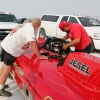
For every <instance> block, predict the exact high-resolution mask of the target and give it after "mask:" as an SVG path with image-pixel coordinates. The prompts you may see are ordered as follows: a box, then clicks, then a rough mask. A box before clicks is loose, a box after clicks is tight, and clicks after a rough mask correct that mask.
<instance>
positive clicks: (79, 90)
mask: <svg viewBox="0 0 100 100" xmlns="http://www.w3.org/2000/svg"><path fill="white" fill-rule="evenodd" d="M40 52H41V53H44V52H49V51H47V50H45V49H43V48H42V49H41V50H40ZM49 55H54V53H52V52H49ZM58 62H59V60H58V59H56V58H53V59H49V60H39V59H38V58H37V57H36V56H35V54H34V53H33V51H32V50H31V48H29V50H28V51H26V52H25V53H24V54H23V55H21V56H20V57H18V58H17V59H16V60H15V62H14V64H13V66H12V72H11V73H12V75H13V77H14V79H15V80H16V82H17V84H18V86H19V87H20V89H21V90H22V91H24V94H25V95H26V99H28V98H30V97H31V100H100V80H99V79H100V58H97V57H95V56H92V55H90V54H86V53H78V52H77V53H76V52H72V53H70V54H69V55H68V56H67V57H66V59H65V61H64V63H63V65H62V66H57V64H58ZM29 100H30V99H29Z"/></svg>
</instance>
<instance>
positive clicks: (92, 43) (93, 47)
mask: <svg viewBox="0 0 100 100" xmlns="http://www.w3.org/2000/svg"><path fill="white" fill-rule="evenodd" d="M91 40H92V38H91ZM94 50H95V46H94V42H93V40H92V42H91V51H90V52H91V53H92V52H93V51H94Z"/></svg>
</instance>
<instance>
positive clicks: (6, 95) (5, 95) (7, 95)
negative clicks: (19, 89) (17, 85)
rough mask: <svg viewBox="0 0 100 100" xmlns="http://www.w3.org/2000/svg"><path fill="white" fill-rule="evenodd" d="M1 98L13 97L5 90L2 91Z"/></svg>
mask: <svg viewBox="0 0 100 100" xmlns="http://www.w3.org/2000/svg"><path fill="white" fill-rule="evenodd" d="M0 96H4V97H10V96H12V93H11V92H8V91H6V90H5V89H4V88H3V89H0Z"/></svg>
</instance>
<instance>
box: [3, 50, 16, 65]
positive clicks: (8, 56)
mask: <svg viewBox="0 0 100 100" xmlns="http://www.w3.org/2000/svg"><path fill="white" fill-rule="evenodd" d="M15 59H16V58H15V57H14V56H12V55H11V54H9V53H7V52H6V51H5V50H4V49H2V50H1V61H2V62H4V64H6V65H8V66H11V65H12V63H13V62H14V60H15Z"/></svg>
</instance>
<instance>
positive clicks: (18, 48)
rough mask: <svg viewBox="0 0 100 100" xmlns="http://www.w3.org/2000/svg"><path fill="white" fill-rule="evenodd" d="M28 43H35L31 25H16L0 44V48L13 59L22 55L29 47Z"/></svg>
mask: <svg viewBox="0 0 100 100" xmlns="http://www.w3.org/2000/svg"><path fill="white" fill-rule="evenodd" d="M29 41H36V36H35V31H34V27H33V26H32V23H26V24H23V25H18V27H16V28H14V29H13V30H12V31H11V32H10V33H9V34H8V36H6V37H5V39H4V40H3V41H2V43H1V47H2V48H3V49H4V50H5V51H6V52H8V53H9V54H11V55H12V56H14V57H18V56H20V55H21V54H23V53H24V52H25V51H26V50H27V49H28V47H29V43H28V42H29Z"/></svg>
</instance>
